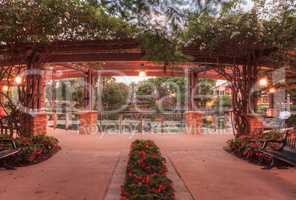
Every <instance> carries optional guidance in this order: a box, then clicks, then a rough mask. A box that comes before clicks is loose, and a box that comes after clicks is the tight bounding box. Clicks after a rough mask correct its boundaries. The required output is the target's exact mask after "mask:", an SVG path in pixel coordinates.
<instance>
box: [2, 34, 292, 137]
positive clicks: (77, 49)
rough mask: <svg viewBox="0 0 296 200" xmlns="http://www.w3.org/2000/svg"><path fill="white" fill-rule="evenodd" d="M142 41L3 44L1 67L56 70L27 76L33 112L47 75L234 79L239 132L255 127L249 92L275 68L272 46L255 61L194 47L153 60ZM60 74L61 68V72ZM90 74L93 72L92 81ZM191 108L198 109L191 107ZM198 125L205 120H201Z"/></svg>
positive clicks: (26, 100)
mask: <svg viewBox="0 0 296 200" xmlns="http://www.w3.org/2000/svg"><path fill="white" fill-rule="evenodd" d="M141 45H142V44H141V42H140V41H138V40H135V39H125V40H94V41H60V42H52V43H47V44H37V45H36V44H34V45H32V44H18V45H15V46H13V48H11V47H8V46H0V66H1V67H2V68H12V67H16V66H17V68H16V69H18V72H16V74H15V75H17V73H19V72H21V71H22V70H21V69H34V70H42V71H46V70H48V71H49V70H51V71H52V72H53V73H51V74H50V75H47V73H44V74H43V75H40V74H38V75H29V76H27V78H26V83H25V84H24V87H23V91H22V95H21V96H20V98H21V100H22V102H23V103H24V106H26V107H28V108H30V109H33V110H34V109H35V110H40V109H42V107H43V106H44V105H43V102H44V100H43V98H44V97H43V95H44V94H43V93H44V81H45V80H46V79H48V80H49V79H52V80H57V79H66V78H77V77H82V78H85V80H92V81H91V82H90V84H93V83H94V79H93V77H94V76H98V75H102V76H120V75H127V76H135V75H138V71H139V70H145V71H146V72H147V75H149V76H184V75H188V77H189V79H190V81H189V82H190V83H191V85H190V87H189V88H195V84H196V82H197V80H198V79H199V78H211V79H225V80H228V81H229V82H230V83H231V89H232V91H233V94H234V95H233V113H234V119H235V121H236V126H235V128H236V132H237V134H245V133H249V132H251V131H253V129H252V127H250V124H249V121H250V119H249V114H250V113H251V110H250V107H251V106H252V105H253V104H254V102H255V101H256V100H255V99H256V97H255V96H250V92H251V89H252V87H253V85H254V84H255V83H256V81H257V78H258V76H260V73H261V74H264V73H267V72H270V71H272V70H273V69H274V68H276V67H275V66H274V65H273V64H271V63H269V61H268V60H267V59H266V57H268V55H269V54H271V53H272V52H273V49H259V47H258V49H257V50H254V52H255V53H256V52H259V53H256V57H254V58H256V60H254V59H253V60H252V61H251V62H250V59H249V58H246V55H243V54H242V55H236V56H231V55H230V54H226V53H225V54H222V53H213V52H207V51H202V50H200V49H199V48H198V47H193V46H191V47H184V48H182V53H183V54H184V55H185V56H187V57H188V58H189V59H188V60H187V61H183V62H167V61H164V62H154V61H153V60H150V56H151V55H148V54H147V52H146V50H145V48H143V47H142V46H141ZM32 47H33V48H32ZM291 56H293V54H291ZM114 71H120V72H122V74H118V73H116V72H115V73H114ZM186 71H187V72H186ZM56 72H62V74H59V73H56ZM186 73H187V74H186ZM89 74H91V76H92V78H91V79H90V78H89ZM287 74H288V76H289V78H293V77H295V73H287ZM193 77H195V78H193ZM2 80H3V79H2ZM92 93H93V92H91V94H92ZM85 94H86V96H85V101H86V102H85V105H86V107H87V108H88V110H91V109H92V107H89V106H90V104H92V103H89V102H90V99H91V97H90V96H89V94H88V92H85ZM189 94H190V96H189V97H188V98H189V99H190V101H189V103H192V99H194V96H193V94H192V92H189ZM188 109H189V111H195V110H194V108H193V107H192V106H189V107H188ZM92 115H93V114H92ZM84 116H86V115H84ZM195 117H196V116H195ZM199 117H200V116H199ZM92 118H93V117H90V119H92ZM194 123H196V121H195V122H194ZM198 123H201V122H200V121H198ZM198 127H200V125H199V126H198ZM31 131H32V130H31Z"/></svg>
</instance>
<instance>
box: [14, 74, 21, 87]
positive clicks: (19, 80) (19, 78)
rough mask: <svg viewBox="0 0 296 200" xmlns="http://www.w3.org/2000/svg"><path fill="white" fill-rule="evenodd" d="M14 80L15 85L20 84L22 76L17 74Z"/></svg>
mask: <svg viewBox="0 0 296 200" xmlns="http://www.w3.org/2000/svg"><path fill="white" fill-rule="evenodd" d="M14 81H15V83H16V84H17V85H20V84H21V83H22V78H21V77H19V76H17V77H16V78H15V80H14Z"/></svg>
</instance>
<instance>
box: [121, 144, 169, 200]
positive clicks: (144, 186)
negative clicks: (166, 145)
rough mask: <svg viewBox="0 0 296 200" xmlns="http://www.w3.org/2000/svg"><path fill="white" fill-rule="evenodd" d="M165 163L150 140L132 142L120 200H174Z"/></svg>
mask: <svg viewBox="0 0 296 200" xmlns="http://www.w3.org/2000/svg"><path fill="white" fill-rule="evenodd" d="M165 163H166V161H165V158H163V157H162V156H161V153H160V150H159V148H158V147H157V146H156V145H155V144H154V142H152V141H151V140H136V141H135V142H133V143H132V145H131V150H130V154H129V161H128V166H127V171H126V178H125V183H124V185H123V186H122V192H121V200H149V199H151V200H174V199H175V195H174V189H173V187H172V181H171V180H170V179H168V178H167V176H166V173H167V167H166V164H165Z"/></svg>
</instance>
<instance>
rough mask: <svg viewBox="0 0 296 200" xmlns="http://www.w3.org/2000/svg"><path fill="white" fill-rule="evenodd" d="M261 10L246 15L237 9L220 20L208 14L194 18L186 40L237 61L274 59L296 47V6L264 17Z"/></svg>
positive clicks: (225, 14)
mask: <svg viewBox="0 0 296 200" xmlns="http://www.w3.org/2000/svg"><path fill="white" fill-rule="evenodd" d="M258 10H260V5H258V7H257V10H251V11H249V12H243V11H242V10H238V11H235V12H234V11H233V8H232V9H230V11H229V10H228V12H225V13H223V14H222V15H221V16H219V17H216V16H212V15H210V14H208V13H207V12H204V13H202V14H200V15H196V16H193V17H192V18H191V20H190V22H189V26H188V30H187V32H185V33H184V39H185V40H186V41H188V42H189V43H190V44H192V45H194V46H196V47H198V48H199V49H200V50H202V51H205V52H209V53H210V52H211V53H215V54H218V55H227V56H231V57H235V58H242V57H247V58H248V57H252V56H253V58H254V56H257V57H260V56H270V61H271V59H273V60H275V61H277V60H276V59H275V56H276V54H273V55H272V56H271V54H272V53H281V56H284V55H283V54H282V52H281V51H280V50H287V49H291V48H292V49H293V48H295V42H296V39H295V37H294V35H295V34H296V18H295V4H293V5H290V6H287V8H285V9H283V10H282V12H280V13H278V14H277V15H274V16H272V15H273V14H274V13H269V16H268V17H266V16H265V17H264V18H263V17H262V16H261V15H260V14H261V13H259V11H258Z"/></svg>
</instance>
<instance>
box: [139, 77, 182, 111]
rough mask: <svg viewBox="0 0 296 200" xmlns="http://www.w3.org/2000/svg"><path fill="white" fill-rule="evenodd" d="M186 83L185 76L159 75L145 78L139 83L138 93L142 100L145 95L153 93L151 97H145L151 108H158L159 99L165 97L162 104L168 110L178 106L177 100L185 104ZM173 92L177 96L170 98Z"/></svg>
mask: <svg viewBox="0 0 296 200" xmlns="http://www.w3.org/2000/svg"><path fill="white" fill-rule="evenodd" d="M185 90H186V83H185V79H184V78H179V77H157V78H150V79H147V80H144V81H142V82H140V83H139V86H138V88H137V91H136V93H137V95H138V97H137V98H139V99H140V100H142V99H143V98H141V96H143V95H151V97H150V98H148V97H145V99H143V100H145V102H147V104H148V105H149V106H150V108H155V109H157V108H158V105H157V100H159V99H163V98H164V99H163V100H164V101H163V102H162V106H164V109H166V110H172V109H173V108H176V103H177V101H179V102H180V106H181V107H183V106H185V94H186V91H185ZM171 94H175V97H172V98H168V97H169V96H170V95H171Z"/></svg>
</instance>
